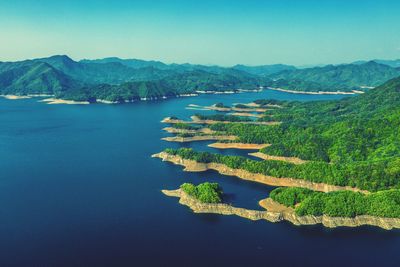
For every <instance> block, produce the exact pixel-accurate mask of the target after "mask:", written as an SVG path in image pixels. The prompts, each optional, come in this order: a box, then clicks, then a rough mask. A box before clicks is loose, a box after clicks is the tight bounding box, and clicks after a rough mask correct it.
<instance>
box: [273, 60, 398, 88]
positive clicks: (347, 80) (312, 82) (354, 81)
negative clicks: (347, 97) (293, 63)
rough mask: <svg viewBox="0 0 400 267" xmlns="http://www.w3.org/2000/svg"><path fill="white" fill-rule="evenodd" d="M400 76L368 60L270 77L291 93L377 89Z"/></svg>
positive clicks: (279, 73)
mask: <svg viewBox="0 0 400 267" xmlns="http://www.w3.org/2000/svg"><path fill="white" fill-rule="evenodd" d="M398 76H400V70H399V69H395V68H392V67H389V66H387V65H384V64H379V63H376V62H375V61H369V62H366V63H361V64H342V65H327V66H324V67H314V68H307V69H296V70H284V71H281V72H278V73H275V74H272V75H269V76H268V77H269V78H271V79H272V80H274V85H276V86H277V87H279V86H280V87H281V88H285V89H291V90H307V88H309V90H311V91H313V90H314V91H317V90H318V89H319V88H324V87H325V91H335V90H342V91H349V90H364V89H366V88H369V87H376V86H378V85H381V84H383V83H384V82H386V81H388V80H390V79H392V78H395V77H398Z"/></svg>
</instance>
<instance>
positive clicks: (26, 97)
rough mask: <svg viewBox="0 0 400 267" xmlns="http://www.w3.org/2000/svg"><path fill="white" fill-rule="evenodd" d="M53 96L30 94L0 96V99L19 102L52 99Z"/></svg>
mask: <svg viewBox="0 0 400 267" xmlns="http://www.w3.org/2000/svg"><path fill="white" fill-rule="evenodd" d="M52 96H53V95H46V94H31V95H9V94H7V95H0V97H2V98H5V99H8V100H19V99H30V98H34V97H52Z"/></svg>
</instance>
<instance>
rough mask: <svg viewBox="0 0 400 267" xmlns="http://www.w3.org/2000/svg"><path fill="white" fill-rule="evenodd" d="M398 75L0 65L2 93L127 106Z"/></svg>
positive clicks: (44, 61)
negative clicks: (193, 95)
mask: <svg viewBox="0 0 400 267" xmlns="http://www.w3.org/2000/svg"><path fill="white" fill-rule="evenodd" d="M398 75H400V70H398V69H396V68H392V67H390V66H388V65H382V64H378V63H376V62H367V63H362V64H349V65H340V66H326V67H323V68H309V69H295V68H294V67H292V66H285V65H273V66H258V67H246V66H235V67H233V68H223V67H218V66H202V65H191V64H182V65H179V64H171V65H167V64H164V63H162V62H156V61H143V60H121V59H118V58H107V59H103V60H94V61H90V60H83V61H80V62H76V61H74V60H72V59H71V58H69V57H68V56H52V57H48V58H39V59H34V60H25V61H20V62H0V94H16V95H26V94H54V95H55V96H56V97H58V98H64V99H69V100H79V101H89V102H95V101H96V99H101V100H107V101H113V102H129V101H136V100H140V99H158V98H163V97H174V96H178V95H180V94H188V93H195V92H198V91H237V90H238V89H255V88H259V87H260V86H263V87H268V86H269V87H282V88H287V89H293V90H305V91H319V90H321V91H332V90H352V89H360V86H376V85H378V84H380V83H382V82H385V81H387V80H388V79H390V78H393V77H395V76H398Z"/></svg>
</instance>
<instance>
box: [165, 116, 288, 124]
mask: <svg viewBox="0 0 400 267" xmlns="http://www.w3.org/2000/svg"><path fill="white" fill-rule="evenodd" d="M191 119H192V120H191V121H184V120H181V119H172V118H171V117H166V118H164V119H163V120H162V121H161V122H162V123H168V124H176V123H186V124H216V123H225V124H227V123H243V124H255V125H279V124H281V122H279V121H238V122H231V121H214V120H200V119H199V118H198V117H196V116H192V117H191Z"/></svg>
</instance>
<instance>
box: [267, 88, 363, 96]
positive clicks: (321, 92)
mask: <svg viewBox="0 0 400 267" xmlns="http://www.w3.org/2000/svg"><path fill="white" fill-rule="evenodd" d="M266 89H268V90H273V91H280V92H285V93H290V94H302V95H358V94H363V93H364V92H363V91H358V90H351V91H350V92H344V91H318V92H309V91H296V90H289V89H282V88H273V87H267V88H266Z"/></svg>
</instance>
